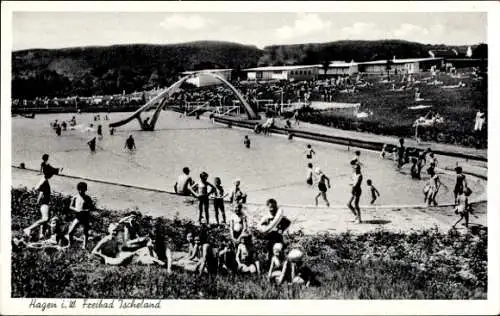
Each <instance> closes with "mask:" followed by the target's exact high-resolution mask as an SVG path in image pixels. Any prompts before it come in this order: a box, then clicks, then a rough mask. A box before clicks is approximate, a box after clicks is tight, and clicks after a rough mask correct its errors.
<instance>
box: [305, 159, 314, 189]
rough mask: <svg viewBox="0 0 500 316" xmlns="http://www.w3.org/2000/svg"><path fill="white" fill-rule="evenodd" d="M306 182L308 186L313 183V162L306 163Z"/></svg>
mask: <svg viewBox="0 0 500 316" xmlns="http://www.w3.org/2000/svg"><path fill="white" fill-rule="evenodd" d="M306 183H307V184H308V185H310V186H312V185H313V164H312V163H308V164H307V175H306Z"/></svg>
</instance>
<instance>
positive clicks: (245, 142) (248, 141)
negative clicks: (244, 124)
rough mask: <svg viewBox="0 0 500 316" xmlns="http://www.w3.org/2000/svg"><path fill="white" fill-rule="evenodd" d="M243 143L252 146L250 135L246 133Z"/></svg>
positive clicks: (248, 146)
mask: <svg viewBox="0 0 500 316" xmlns="http://www.w3.org/2000/svg"><path fill="white" fill-rule="evenodd" d="M243 144H245V147H246V148H250V139H249V138H248V135H245V139H244V140H243Z"/></svg>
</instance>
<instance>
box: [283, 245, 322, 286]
mask: <svg viewBox="0 0 500 316" xmlns="http://www.w3.org/2000/svg"><path fill="white" fill-rule="evenodd" d="M287 258H288V261H289V262H290V267H291V280H292V283H294V284H304V285H305V286H306V287H309V286H310V285H312V286H319V285H320V282H319V281H318V280H316V278H315V273H314V272H313V271H312V270H311V269H310V268H309V267H308V266H307V265H305V264H304V253H303V252H302V251H301V250H299V249H292V250H290V252H289V253H288V256H287Z"/></svg>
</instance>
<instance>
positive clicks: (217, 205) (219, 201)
mask: <svg viewBox="0 0 500 316" xmlns="http://www.w3.org/2000/svg"><path fill="white" fill-rule="evenodd" d="M214 184H215V190H214V194H215V195H214V211H215V220H216V221H217V225H219V210H220V212H221V214H222V224H224V225H225V224H226V212H225V210H224V197H226V196H227V194H224V188H223V187H222V184H221V181H220V178H219V177H215V179H214Z"/></svg>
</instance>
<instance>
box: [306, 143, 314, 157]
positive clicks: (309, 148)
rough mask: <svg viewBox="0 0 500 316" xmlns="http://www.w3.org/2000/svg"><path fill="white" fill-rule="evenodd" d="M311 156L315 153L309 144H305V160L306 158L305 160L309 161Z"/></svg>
mask: <svg viewBox="0 0 500 316" xmlns="http://www.w3.org/2000/svg"><path fill="white" fill-rule="evenodd" d="M313 155H316V152H315V151H314V149H313V148H312V146H311V144H307V148H306V158H307V160H311V159H312V158H313Z"/></svg>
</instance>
